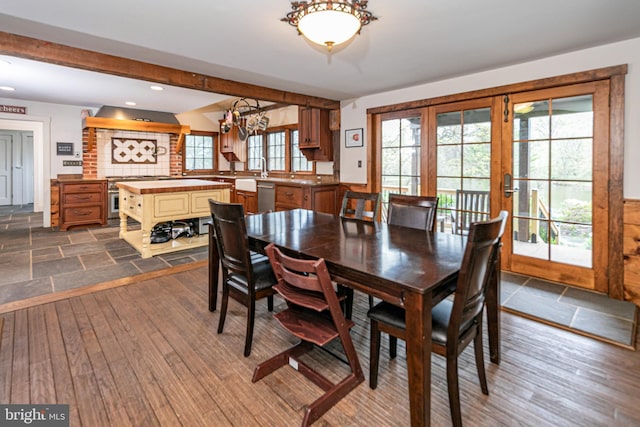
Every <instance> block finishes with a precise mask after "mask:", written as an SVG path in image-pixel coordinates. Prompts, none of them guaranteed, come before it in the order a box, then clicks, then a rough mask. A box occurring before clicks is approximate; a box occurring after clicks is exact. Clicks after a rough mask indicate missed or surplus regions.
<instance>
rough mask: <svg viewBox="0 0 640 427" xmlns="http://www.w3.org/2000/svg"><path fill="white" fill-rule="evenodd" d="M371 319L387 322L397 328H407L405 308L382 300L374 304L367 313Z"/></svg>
mask: <svg viewBox="0 0 640 427" xmlns="http://www.w3.org/2000/svg"><path fill="white" fill-rule="evenodd" d="M367 316H369V318H370V319H372V320H375V321H376V322H380V323H386V324H387V325H391V326H393V327H395V328H399V329H405V328H406V324H405V321H404V308H402V307H398V306H395V305H393V304H390V303H388V302H385V301H382V302H380V303H378V304H376V305H374V306H373V307H372V308H371V309H370V310H369V312H368V313H367Z"/></svg>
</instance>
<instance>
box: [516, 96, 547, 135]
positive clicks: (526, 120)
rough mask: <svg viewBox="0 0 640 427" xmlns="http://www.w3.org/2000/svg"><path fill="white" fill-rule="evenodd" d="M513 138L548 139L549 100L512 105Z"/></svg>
mask: <svg viewBox="0 0 640 427" xmlns="http://www.w3.org/2000/svg"><path fill="white" fill-rule="evenodd" d="M513 110H514V122H513V139H514V141H522V140H527V139H549V137H550V132H549V101H547V100H544V101H538V102H525V103H522V104H516V105H514V107H513Z"/></svg>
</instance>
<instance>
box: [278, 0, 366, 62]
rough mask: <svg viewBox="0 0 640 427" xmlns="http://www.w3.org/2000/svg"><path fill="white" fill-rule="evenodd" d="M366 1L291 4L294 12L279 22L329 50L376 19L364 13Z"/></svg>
mask: <svg viewBox="0 0 640 427" xmlns="http://www.w3.org/2000/svg"><path fill="white" fill-rule="evenodd" d="M367 3H368V0H345V1H318V0H311V1H308V2H307V1H294V2H291V8H292V9H293V12H289V13H287V16H286V17H285V18H282V21H284V22H287V23H288V24H290V25H292V26H294V27H296V28H297V29H298V34H302V35H303V36H305V37H306V38H307V39H309V40H311V41H312V42H313V43H317V44H319V45H324V46H327V48H328V49H329V50H331V48H332V47H333V46H335V45H338V44H340V43H344V42H346V41H347V40H349V39H351V38H352V37H353V36H354V35H356V34H359V33H360V30H361V28H362V26H363V25H368V24H369V23H370V22H371V21H375V20H376V19H378V18H376V17H375V16H373V14H372V13H371V12H369V11H367V10H366V8H367Z"/></svg>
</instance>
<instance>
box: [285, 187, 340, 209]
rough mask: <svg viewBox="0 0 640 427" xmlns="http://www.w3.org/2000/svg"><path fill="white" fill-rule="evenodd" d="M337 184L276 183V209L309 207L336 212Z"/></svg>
mask: <svg viewBox="0 0 640 427" xmlns="http://www.w3.org/2000/svg"><path fill="white" fill-rule="evenodd" d="M337 197H338V184H321V185H305V184H295V183H292V184H280V183H277V184H276V210H277V211H282V210H287V209H297V208H303V209H311V210H314V211H317V212H325V213H330V214H336V213H337V212H338V205H337V203H338V200H337Z"/></svg>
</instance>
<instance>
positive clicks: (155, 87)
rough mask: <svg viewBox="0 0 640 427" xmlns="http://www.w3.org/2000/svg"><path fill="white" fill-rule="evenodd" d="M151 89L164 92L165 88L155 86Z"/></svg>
mask: <svg viewBox="0 0 640 427" xmlns="http://www.w3.org/2000/svg"><path fill="white" fill-rule="evenodd" d="M149 87H150V88H151V90H157V91H161V90H164V88H163V87H162V86H156V85H153V86H149Z"/></svg>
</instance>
